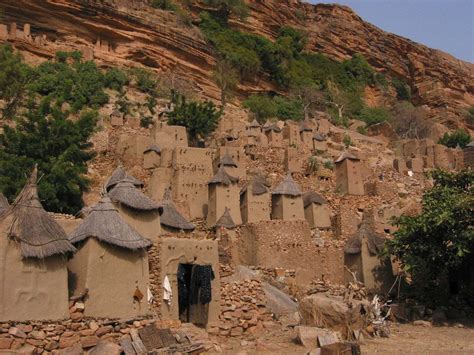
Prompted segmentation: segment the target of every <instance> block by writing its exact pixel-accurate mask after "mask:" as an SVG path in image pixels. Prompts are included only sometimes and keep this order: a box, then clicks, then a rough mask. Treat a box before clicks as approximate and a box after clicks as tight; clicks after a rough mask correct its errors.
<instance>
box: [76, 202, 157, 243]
mask: <svg viewBox="0 0 474 355" xmlns="http://www.w3.org/2000/svg"><path fill="white" fill-rule="evenodd" d="M89 237H91V238H97V239H98V240H100V241H101V242H104V243H108V244H112V245H116V246H118V247H121V248H126V249H132V250H136V249H140V248H146V247H149V246H151V245H152V243H151V241H149V240H148V239H146V238H143V237H142V236H141V235H140V234H139V233H138V232H137V231H136V230H135V229H134V228H133V227H132V226H130V225H129V224H127V223H126V222H125V221H124V220H123V219H122V217H120V214H119V213H118V211H117V209H116V208H115V206H114V205H113V203H112V201H111V200H110V198H109V197H107V196H104V197H102V199H101V200H100V201H99V202H98V203H97V204H96V205H95V206H93V207H92V208H91V212H90V213H89V215H88V216H87V217H86V218H85V219H84V221H83V222H82V223H81V224H80V225H79V226H78V227H77V228H76V229H75V230H74V232H72V233H71V235H70V236H69V240H70V241H71V243H77V242H80V241H83V240H85V239H87V238H89Z"/></svg>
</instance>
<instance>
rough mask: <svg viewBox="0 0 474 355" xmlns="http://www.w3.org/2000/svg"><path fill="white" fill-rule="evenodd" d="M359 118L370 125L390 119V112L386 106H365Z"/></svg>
mask: <svg viewBox="0 0 474 355" xmlns="http://www.w3.org/2000/svg"><path fill="white" fill-rule="evenodd" d="M359 119H360V120H361V121H364V122H365V123H367V126H368V127H370V126H372V125H374V124H377V123H382V122H386V121H388V120H390V112H389V111H388V110H387V109H386V108H384V107H367V106H366V107H364V108H363V109H362V111H361V113H360V115H359Z"/></svg>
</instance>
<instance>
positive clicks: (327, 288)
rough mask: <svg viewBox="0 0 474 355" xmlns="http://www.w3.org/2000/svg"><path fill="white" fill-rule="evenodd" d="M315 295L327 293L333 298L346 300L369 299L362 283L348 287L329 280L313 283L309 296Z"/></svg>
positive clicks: (351, 284)
mask: <svg viewBox="0 0 474 355" xmlns="http://www.w3.org/2000/svg"><path fill="white" fill-rule="evenodd" d="M315 293H327V294H329V295H331V296H342V297H343V298H344V299H345V300H354V299H355V300H363V299H366V298H367V289H366V288H365V286H364V285H363V284H362V283H360V282H355V283H352V282H350V283H349V284H347V285H338V284H333V283H331V281H328V280H316V281H312V282H311V285H310V286H309V289H308V290H307V292H306V294H307V295H312V294H315Z"/></svg>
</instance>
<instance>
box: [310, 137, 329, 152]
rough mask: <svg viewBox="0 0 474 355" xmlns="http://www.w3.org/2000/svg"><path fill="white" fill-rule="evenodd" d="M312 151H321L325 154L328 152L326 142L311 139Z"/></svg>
mask: <svg viewBox="0 0 474 355" xmlns="http://www.w3.org/2000/svg"><path fill="white" fill-rule="evenodd" d="M313 149H314V150H315V151H322V152H326V151H327V150H328V144H327V142H326V141H322V142H321V141H318V140H316V139H313Z"/></svg>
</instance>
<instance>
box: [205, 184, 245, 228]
mask: <svg viewBox="0 0 474 355" xmlns="http://www.w3.org/2000/svg"><path fill="white" fill-rule="evenodd" d="M208 189H209V200H208V201H209V202H208V203H209V205H208V210H207V226H208V227H209V228H211V227H212V226H214V224H216V222H217V220H218V219H219V218H220V217H221V216H222V215H223V214H224V211H225V208H226V207H227V208H229V210H230V215H231V217H232V220H233V221H234V223H235V224H242V217H241V215H240V195H239V193H240V189H239V186H238V185H237V184H230V185H229V186H225V185H221V184H212V185H209V186H208Z"/></svg>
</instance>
